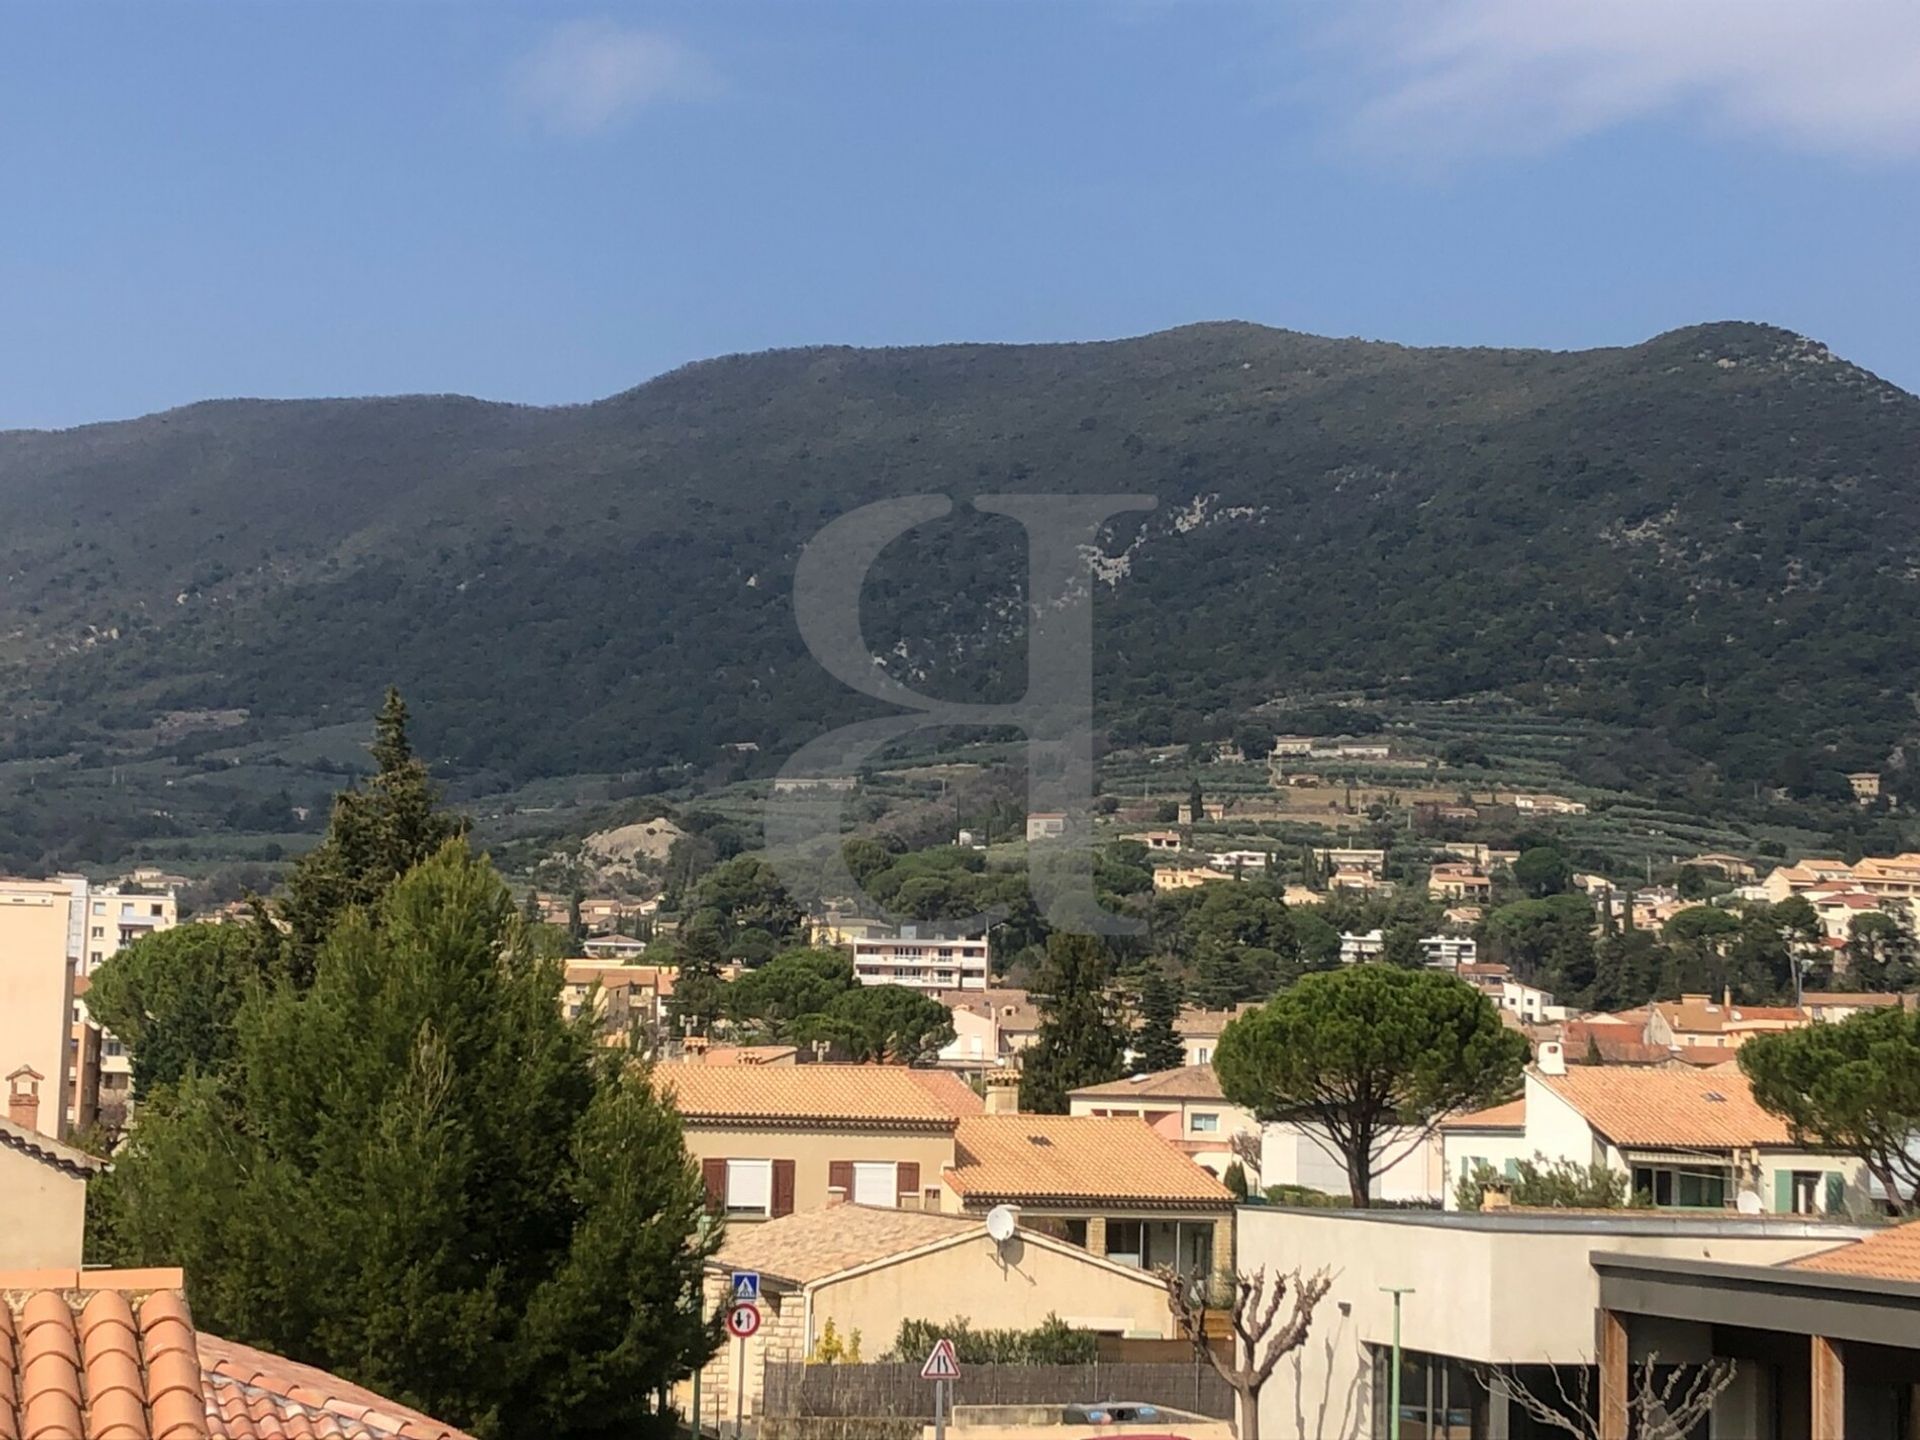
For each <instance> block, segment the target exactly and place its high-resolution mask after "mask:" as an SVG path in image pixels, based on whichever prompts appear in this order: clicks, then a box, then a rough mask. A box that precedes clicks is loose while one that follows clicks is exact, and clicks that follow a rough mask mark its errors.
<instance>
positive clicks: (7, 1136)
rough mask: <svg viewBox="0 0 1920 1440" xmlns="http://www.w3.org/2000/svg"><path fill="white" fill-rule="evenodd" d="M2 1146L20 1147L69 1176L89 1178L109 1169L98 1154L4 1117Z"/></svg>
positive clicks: (0, 1133) (0, 1129)
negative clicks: (90, 1153) (76, 1147)
mask: <svg viewBox="0 0 1920 1440" xmlns="http://www.w3.org/2000/svg"><path fill="white" fill-rule="evenodd" d="M0 1145H4V1146H6V1147H7V1149H9V1150H18V1151H20V1152H22V1153H23V1154H26V1155H31V1156H33V1158H34V1159H36V1160H42V1161H45V1162H46V1163H47V1164H49V1165H52V1166H54V1167H55V1168H56V1169H59V1170H64V1171H66V1172H67V1173H68V1174H69V1175H79V1176H82V1177H85V1176H88V1175H92V1174H95V1173H97V1172H98V1171H101V1170H105V1169H106V1168H107V1162H106V1161H104V1160H102V1159H101V1158H100V1157H99V1156H98V1155H89V1154H88V1153H87V1152H86V1151H84V1150H77V1149H75V1148H74V1147H73V1146H71V1145H65V1144H62V1143H61V1142H60V1141H58V1140H55V1139H52V1138H51V1137H49V1136H46V1135H42V1134H41V1133H40V1132H39V1131H38V1130H29V1129H28V1128H27V1127H26V1126H24V1125H16V1124H15V1123H14V1122H13V1121H11V1120H8V1119H6V1118H4V1117H0Z"/></svg>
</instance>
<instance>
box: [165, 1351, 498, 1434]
mask: <svg viewBox="0 0 1920 1440" xmlns="http://www.w3.org/2000/svg"><path fill="white" fill-rule="evenodd" d="M196 1340H197V1344H196V1347H195V1348H196V1353H197V1354H198V1356H199V1360H200V1373H201V1376H202V1377H203V1380H204V1382H205V1389H206V1402H207V1417H208V1420H209V1421H210V1422H211V1425H210V1433H209V1440H280V1437H282V1436H286V1437H289V1440H292V1437H296V1436H297V1437H302V1440H304V1437H305V1436H307V1435H309V1434H311V1435H313V1436H315V1437H321V1440H333V1437H335V1436H339V1437H342V1440H467V1437H466V1435H465V1434H464V1433H463V1432H461V1431H459V1430H455V1429H454V1428H453V1427H452V1426H451V1425H444V1424H442V1423H441V1422H440V1421H438V1420H435V1419H433V1418H432V1417H431V1416H427V1415H422V1414H421V1413H420V1412H419V1411H417V1410H409V1409H407V1408H406V1407H405V1406H404V1405H396V1404H395V1403H394V1402H393V1401H391V1400H389V1399H387V1398H386V1397H385V1396H382V1395H376V1394H375V1393H374V1392H373V1391H371V1390H363V1389H362V1388H361V1387H360V1386H358V1385H353V1384H349V1383H348V1382H347V1381H345V1380H342V1379H341V1378H340V1377H339V1376H337V1375H329V1374H328V1373H327V1372H326V1371H325V1370H319V1369H316V1368H314V1367H313V1366H311V1365H301V1364H299V1363H298V1362H296V1361H293V1360H288V1359H285V1358H283V1357H281V1356H279V1355H273V1354H270V1353H268V1352H267V1351H265V1350H256V1349H254V1348H253V1347H252V1346H251V1345H241V1344H238V1343H236V1342H234V1341H232V1340H222V1339H220V1338H219V1337H218V1336H215V1335H206V1334H201V1335H198V1336H197V1337H196ZM154 1440H160V1437H159V1436H155V1437H154Z"/></svg>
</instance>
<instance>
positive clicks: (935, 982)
mask: <svg viewBox="0 0 1920 1440" xmlns="http://www.w3.org/2000/svg"><path fill="white" fill-rule="evenodd" d="M852 943H853V974H854V978H855V979H856V980H858V981H859V982H860V983H861V984H862V985H903V986H905V987H906V988H907V989H909V990H929V991H932V990H984V989H986V988H987V975H988V947H987V937H986V936H984V935H980V936H974V937H969V938H965V939H957V940H956V939H947V938H942V937H938V936H932V935H925V936H923V935H921V934H920V933H919V927H918V926H916V925H903V926H901V927H900V933H899V934H898V935H890V936H889V935H868V936H863V937H860V938H857V939H855V940H854V941H853V942H852Z"/></svg>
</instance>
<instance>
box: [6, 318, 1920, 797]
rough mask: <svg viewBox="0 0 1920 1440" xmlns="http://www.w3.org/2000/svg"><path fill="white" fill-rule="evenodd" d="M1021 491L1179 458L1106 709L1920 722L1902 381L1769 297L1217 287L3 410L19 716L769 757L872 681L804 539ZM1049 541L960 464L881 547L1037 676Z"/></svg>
mask: <svg viewBox="0 0 1920 1440" xmlns="http://www.w3.org/2000/svg"><path fill="white" fill-rule="evenodd" d="M1009 490H1016V491H1017V490H1070V491H1076V492H1091V491H1099V492H1109V491H1110V492H1116V493H1117V492H1134V491H1144V492H1148V493H1152V494H1154V495H1157V496H1158V497H1159V500H1160V504H1159V507H1158V509H1157V510H1155V511H1154V512H1152V513H1151V514H1149V515H1146V516H1144V517H1143V516H1139V515H1129V516H1122V517H1120V518H1119V519H1118V520H1117V521H1116V522H1115V524H1114V526H1113V527H1112V531H1111V534H1110V535H1109V537H1108V540H1107V545H1106V548H1107V552H1108V556H1109V557H1110V563H1108V564H1106V565H1104V566H1102V573H1103V574H1104V575H1105V576H1106V577H1107V583H1106V584H1105V585H1104V586H1103V587H1102V589H1101V591H1100V593H1099V599H1098V603H1097V613H1096V626H1097V636H1098V645H1099V655H1098V658H1097V662H1096V663H1097V670H1098V682H1097V683H1098V684H1099V686H1100V700H1101V710H1102V715H1103V718H1104V719H1105V720H1106V722H1107V723H1108V724H1109V725H1110V726H1111V727H1112V729H1113V731H1114V732H1115V733H1116V735H1118V736H1119V737H1121V738H1142V739H1161V738H1178V739H1186V738H1190V732H1192V731H1193V730H1194V729H1195V728H1196V727H1197V726H1200V725H1202V724H1203V723H1204V722H1205V720H1206V718H1207V717H1209V716H1212V715H1218V714H1225V713H1227V712H1230V711H1232V710H1235V709H1237V708H1243V707H1245V706H1246V705H1249V704H1251V703H1254V702H1256V701H1258V700H1261V699H1265V698H1268V697H1271V696H1274V695H1276V694H1287V693H1307V692H1311V691H1314V690H1317V689H1324V688H1328V687H1338V688H1343V689H1375V690H1384V691H1392V692H1397V693H1404V694H1410V695H1419V696H1428V697H1433V696H1442V697H1444V696H1450V695H1465V694H1471V693H1481V692H1487V691H1499V692H1505V693H1508V694H1511V695H1514V696H1517V697H1518V698H1520V699H1522V700H1524V701H1527V702H1529V703H1534V704H1539V705H1542V706H1553V707H1557V708H1560V709H1564V710H1566V711H1569V712H1572V713H1578V714H1583V715H1591V716H1596V717H1601V718H1605V719H1608V720H1611V721H1616V722H1627V723H1632V724H1637V725H1642V726H1645V727H1647V729H1648V730H1649V731H1653V732H1658V734H1659V736H1660V737H1661V738H1662V740H1663V741H1664V742H1665V743H1666V744H1667V745H1669V746H1671V747H1673V753H1674V754H1675V755H1677V756H1679V757H1681V758H1682V759H1684V760H1686V761H1688V763H1692V762H1706V763H1710V764H1711V765H1712V766H1713V767H1715V769H1716V770H1717V771H1718V773H1721V774H1723V775H1726V776H1730V777H1732V778H1733V779H1735V780H1739V781H1765V782H1770V783H1797V782H1796V777H1802V776H1804V775H1805V774H1807V773H1808V772H1810V771H1815V770H1832V769H1835V768H1853V767H1856V766H1860V765H1881V764H1884V763H1886V761H1887V758H1888V756H1889V755H1890V753H1891V752H1892V751H1893V750H1894V749H1895V747H1896V746H1897V745H1898V744H1899V743H1900V742H1901V741H1902V740H1904V739H1905V738H1906V737H1907V736H1908V735H1909V734H1910V732H1911V731H1912V730H1913V728H1914V713H1915V712H1914V704H1913V691H1914V685H1913V681H1912V679H1911V678H1910V677H1911V676H1912V675H1913V674H1914V673H1915V661H1916V660H1920V654H1916V651H1920V641H1916V639H1914V638H1913V637H1912V635H1911V633H1910V631H1911V626H1910V625H1909V624H1908V623H1907V622H1908V619H1909V617H1911V616H1913V615H1914V614H1915V613H1916V599H1920V399H1916V398H1915V397H1914V396H1912V395H1908V394H1906V393H1904V392H1902V391H1900V390H1898V389H1896V388H1895V387H1893V386H1890V385H1887V384H1885V383H1884V382H1882V381H1880V380H1878V379H1876V378H1875V377H1873V376H1871V375H1870V374H1868V373H1866V372H1865V371H1862V370H1860V369H1858V368H1856V367H1854V366H1852V365H1849V364H1847V363H1846V362H1844V361H1841V360H1838V359H1836V358H1835V357H1833V356H1832V355H1831V354H1830V353H1829V352H1827V351H1826V350H1825V348H1824V347H1822V346H1820V345H1818V344H1817V343H1815V342H1812V341H1809V340H1806V339H1804V338H1802V337H1799V336H1796V335H1793V334H1791V333H1789V332H1786V331H1783V330H1778V329H1774V328H1771V327H1766V326H1760V325H1749V324H1717V325H1706V326H1699V327H1694V328H1690V329H1686V330H1678V331H1673V332H1670V333H1668V334H1664V335H1661V336H1658V337H1656V338H1655V339H1653V340H1650V341H1648V342H1646V343H1644V344H1641V345H1637V346H1632V347H1626V348H1619V349H1606V350H1592V351H1584V352H1566V353H1560V352H1542V351H1519V350H1484V349H1481V350H1470V349H1412V348H1407V347H1402V346H1396V345H1388V344H1379V343H1371V342H1361V341H1347V340H1329V339H1321V338H1317V337H1312V336H1306V335H1300V334H1294V333H1290V332H1286V331H1277V330H1269V329H1263V328H1261V327H1257V326H1252V325H1245V324H1210V325H1198V326H1190V327H1186V328H1183V329H1179V330H1173V331H1168V332H1165V333H1162V334H1157V335H1150V336H1146V337H1142V338H1139V339H1134V340H1124V341H1114V342H1102V343H1096V344H1077V345H1033V346H994V345H951V346H935V347H928V348H924V349H890V350H853V349H844V348H819V349H806V350H793V351H783V352H775V353H770V354H764V355H753V356H737V357H730V358H727V359H722V360H715V361H709V362H703V363H701V364H696V365H692V366H688V367H686V368H685V369H682V370H679V371H676V372H673V373H671V374H669V375H665V376H662V377H661V378H659V379H657V380H654V381H652V382H650V383H648V384H645V385H642V386H640V387H638V388H637V389H634V390H631V391H627V392H625V393H623V394H620V395H616V396H613V397H611V398H609V399H606V400H603V401H599V402H597V403H594V404H590V405H581V406H572V407H565V408H558V409H533V408H527V407H519V406H511V405H498V404H489V403H483V402H479V401H473V400H465V399H460V398H456V397H406V398H398V399H383V400H337V401H282V402H263V401H221V402H209V403H205V404H200V405H194V406H190V407H187V408H185V409H182V410H176V411H170V412H167V413H165V414H161V415H155V416H149V417H146V418H144V419H140V420H134V421H127V422H123V423H114V424H105V425H96V426H89V427H85V428H82V429H78V430H72V431H64V432H52V433H47V432H12V433H6V434H0V496H4V500H5V503H6V506H7V511H8V513H9V516H10V517H11V520H12V523H10V524H9V526H8V527H7V532H6V534H5V535H4V537H0V552H3V553H0V564H3V566H4V573H5V574H6V577H7V578H6V584H5V586H4V587H0V637H4V645H5V646H6V649H5V652H4V654H5V659H6V660H7V662H8V665H9V670H8V673H7V677H6V682H5V683H6V685H7V690H8V694H7V699H8V702H9V703H8V709H9V711H10V713H11V716H12V721H11V726H12V729H11V734H10V736H9V740H10V743H11V746H12V753H14V754H48V753H55V752H58V751H62V750H68V749H73V748H86V747H94V746H101V747H105V748H107V749H108V750H111V749H112V748H113V747H114V746H116V745H119V744H124V743H126V737H127V736H129V735H134V734H137V733H138V734H146V733H148V732H150V729H151V726H152V723H153V717H154V716H155V715H156V714H157V713H161V712H167V711H175V710H197V709H211V710H222V709H238V708H244V709H245V710H247V711H248V712H249V713H250V716H251V721H250V726H251V728H252V729H253V731H254V732H255V733H258V734H265V735H271V734H274V733H292V732H294V731H298V730H300V729H308V728H312V727H314V726H318V725H324V724H330V723H334V722H336V721H341V720H345V719H349V718H352V717H355V716H357V715H359V714H360V713H362V712H364V711H365V710H366V708H367V707H368V705H369V703H370V699H371V697H372V696H373V695H374V694H375V693H376V692H377V690H378V688H379V687H380V686H382V685H384V684H385V683H387V682H388V681H390V680H391V681H396V682H398V683H399V684H401V685H402V686H403V687H404V688H405V689H406V691H407V693H408V696H409V698H410V699H412V700H413V701H414V703H415V708H416V713H417V714H418V716H419V717H420V727H419V729H420V738H421V742H422V746H423V749H424V750H426V751H427V752H428V753H433V754H437V755H440V756H443V757H444V758H445V759H446V760H447V761H448V762H450V763H451V764H453V765H454V766H456V767H459V768H462V769H466V770H469V771H472V770H486V771H492V772H498V773H499V774H501V775H502V776H503V777H516V778H524V777H526V776H529V775H539V774H566V773H573V772H577V771H586V770H593V771H605V770H622V769H631V768H636V767H640V766H645V765H650V764H657V763H664V762H671V761H678V760H695V761H698V760H702V759H704V758H706V757H708V756H710V755H711V754H712V753H713V751H714V750H715V748H716V747H717V746H719V745H722V744H725V743H728V742H733V741H745V740H752V741H756V742H758V743H759V744H760V745H761V747H762V750H763V753H766V754H768V755H773V754H777V753H778V752H780V751H782V750H785V749H789V748H791V747H792V746H793V745H794V744H797V743H798V742H799V741H800V740H802V739H804V738H806V736H808V735H809V734H812V733H817V731H818V730H819V729H820V728H821V727H822V726H824V725H826V724H829V723H834V722H837V721H839V720H842V719H845V718H849V717H850V716H853V715H856V714H860V713H865V712H864V711H863V710H862V709H861V707H860V704H859V702H857V701H856V700H855V699H854V698H853V697H849V696H848V695H846V694H845V693H844V692H843V691H842V690H841V688H840V687H839V686H838V685H837V683H836V682H834V681H832V680H831V679H830V678H828V677H826V676H825V675H824V674H822V673H821V672H820V671H819V670H818V669H817V667H815V666H814V665H813V664H812V663H811V661H810V660H808V659H807V658H806V656H805V654H804V652H803V650H802V649H801V647H800V644H799V640H798V635H797V631H796V630H795V627H794V623H793V620H792V617H791V611H790V604H789V595H788V588H789V587H788V582H789V580H790V577H791V573H792V566H793V563H794V557H795V555H796V554H797V553H798V550H799V548H800V547H801V546H802V545H803V544H804V543H805V542H806V541H807V540H808V539H809V538H810V537H811V536H812V535H813V534H814V533H815V532H816V531H817V530H818V529H819V528H820V527H821V526H822V525H823V524H825V523H826V522H827V521H828V520H830V519H832V518H834V517H835V516H837V515H839V514H841V513H844V512H845V511H846V510H848V509H850V508H852V507H854V506H856V505H859V504H862V503H865V502H867V501H870V500H874V499H878V498H881V497H884V496H889V495H897V494H911V493H920V492H939V493H943V494H949V495H952V496H953V497H954V498H955V499H956V501H958V502H964V500H965V499H966V497H968V496H970V495H972V494H975V493H982V492H996V491H1009ZM1024 568H1025V559H1024V554H1023V550H1022V544H1021V536H1020V533H1019V530H1018V528H1017V527H1016V526H1014V525H1013V524H1012V523H1011V522H1005V521H997V520H991V519H986V518H983V517H978V516H973V515H971V514H970V512H968V511H967V510H966V509H965V508H964V504H962V505H961V508H959V509H957V510H956V513H955V515H954V516H953V517H952V518H950V519H948V520H945V521H941V522H938V523H936V524H934V525H930V526H928V527H926V528H925V529H924V530H923V531H921V532H917V533H916V534H915V535H913V536H910V537H908V538H906V539H904V540H902V541H901V542H899V543H898V544H897V545H896V546H894V547H893V549H892V550H890V551H889V552H888V555H887V557H886V559H885V560H884V561H883V563H882V565H881V566H879V567H878V568H877V570H876V572H875V575H874V576H873V578H872V583H871V585H870V587H869V611H870V614H869V616H868V626H869V630H868V633H869V638H870V640H871V641H872V643H873V646H874V649H875V650H876V652H878V653H884V654H887V655H888V656H889V657H890V659H891V660H892V661H894V662H895V663H897V664H898V665H899V666H900V668H901V670H902V673H903V674H908V675H911V677H912V678H913V682H914V683H915V684H916V685H919V686H920V687H921V688H923V689H928V690H936V691H939V690H944V691H946V692H948V693H955V694H969V695H973V694H982V693H984V694H996V693H997V694H1000V695H1009V694H1012V693H1017V689H1018V687H1019V685H1020V683H1021V667H1022V666H1023V664H1024V660H1023V657H1022V656H1021V654H1020V650H1019V645H1018V629H1019V627H1018V623H1017V616H1018V614H1019V606H1018V603H1017V602H1018V598H1019V595H1020V581H1021V579H1022V577H1023V575H1024ZM1657 748H1658V747H1650V749H1649V752H1648V753H1649V754H1650V755H1651V754H1653V753H1655V751H1656V750H1657Z"/></svg>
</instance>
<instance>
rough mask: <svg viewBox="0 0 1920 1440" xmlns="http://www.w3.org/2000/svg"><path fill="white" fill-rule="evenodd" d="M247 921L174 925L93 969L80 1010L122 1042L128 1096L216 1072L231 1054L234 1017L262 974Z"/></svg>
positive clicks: (265, 974)
mask: <svg viewBox="0 0 1920 1440" xmlns="http://www.w3.org/2000/svg"><path fill="white" fill-rule="evenodd" d="M259 941H260V937H259V932H258V931H257V930H256V929H255V928H254V927H253V926H250V925H181V926H177V927H176V928H174V929H172V930H162V931H159V932H157V933H155V934H152V935H148V936H145V937H143V938H142V939H140V940H137V941H135V942H134V943H133V944H131V945H128V946H126V947H125V948H124V949H122V950H120V951H119V952H118V953H116V954H114V955H111V956H109V957H108V958H107V959H106V960H105V961H103V962H102V963H101V964H100V966H99V967H98V968H97V969H96V970H95V971H94V972H93V977H92V985H91V989H90V990H89V991H88V993H87V1013H88V1014H89V1015H90V1016H91V1017H92V1019H93V1020H94V1021H96V1022H97V1023H98V1024H100V1025H102V1026H104V1027H105V1028H106V1029H107V1030H108V1031H109V1032H110V1033H111V1034H112V1035H113V1036H114V1037H115V1038H116V1039H118V1040H119V1041H120V1042H121V1043H122V1044H124V1045H125V1046H126V1047H127V1053H128V1054H129V1056H130V1057H131V1058H132V1066H133V1094H134V1098H135V1099H136V1100H146V1099H148V1098H150V1097H151V1096H152V1095H153V1093H154V1091H155V1089H156V1087H161V1086H172V1085H177V1084H178V1083H179V1082H180V1081H181V1080H183V1079H185V1078H186V1076H187V1075H188V1074H189V1073H190V1072H197V1073H199V1074H201V1075H217V1074H219V1073H221V1072H223V1071H224V1070H225V1069H226V1067H227V1064H228V1062H229V1061H230V1060H231V1059H232V1056H233V1047H234V1028H233V1026H234V1017H235V1016H237V1015H238V1014H239V1013H240V1006H241V1003H242V1002H243V1001H244V1000H245V999H246V998H247V996H248V994H249V993H251V991H252V990H253V989H254V988H255V987H257V986H258V985H259V984H260V983H261V982H262V981H263V980H265V979H267V978H269V976H270V975H271V971H270V969H269V968H268V960H269V958H270V957H263V956H262V954H261V947H260V943H259Z"/></svg>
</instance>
